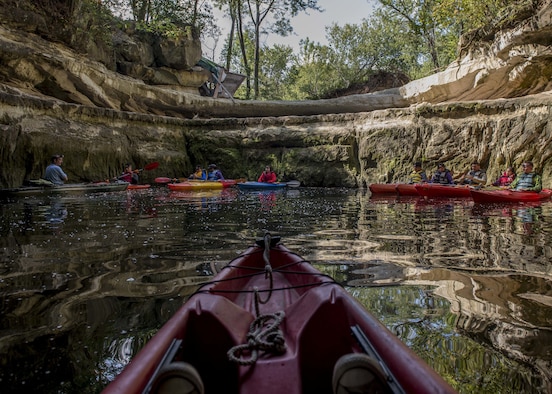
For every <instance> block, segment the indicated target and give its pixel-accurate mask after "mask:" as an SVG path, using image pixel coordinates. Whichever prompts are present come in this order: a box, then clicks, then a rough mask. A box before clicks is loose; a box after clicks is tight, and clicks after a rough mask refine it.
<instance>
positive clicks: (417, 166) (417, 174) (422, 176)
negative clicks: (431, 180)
mask: <svg viewBox="0 0 552 394" xmlns="http://www.w3.org/2000/svg"><path fill="white" fill-rule="evenodd" d="M427 181H428V179H427V175H426V173H425V171H424V170H422V163H420V162H418V161H417V162H416V163H414V170H413V171H412V172H411V173H410V175H409V177H408V183H422V182H427Z"/></svg>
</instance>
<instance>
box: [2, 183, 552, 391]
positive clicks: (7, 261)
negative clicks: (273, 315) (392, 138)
mask: <svg viewBox="0 0 552 394" xmlns="http://www.w3.org/2000/svg"><path fill="white" fill-rule="evenodd" d="M0 212H1V218H0V234H1V241H0V251H1V252H0V308H1V314H0V316H1V317H0V387H1V392H2V393H18V392H21V393H23V392H25V393H27V392H32V391H36V392H40V393H77V392H78V393H98V392H100V391H101V390H102V388H103V387H104V386H105V385H106V384H107V383H108V382H109V381H111V380H112V379H113V378H114V376H116V375H117V373H119V372H120V370H121V369H122V368H123V367H124V365H125V364H126V363H128V361H129V360H130V359H131V357H132V355H133V354H135V353H136V352H137V351H138V350H139V349H140V348H141V347H142V346H143V344H144V343H145V342H146V341H147V340H148V339H149V338H150V337H151V336H152V335H154V334H155V332H156V331H157V330H158V328H159V327H160V326H161V325H162V324H163V323H164V322H165V321H167V320H168V319H169V318H170V317H171V315H172V314H173V313H174V311H175V310H176V309H177V308H179V307H180V305H181V304H182V303H183V302H184V301H185V300H186V298H187V297H188V296H189V295H190V294H191V293H192V292H193V291H194V290H195V288H196V287H197V284H198V283H202V282H204V281H207V280H209V279H210V278H211V276H212V274H213V272H214V271H215V270H217V269H219V268H220V267H221V266H223V265H224V264H225V263H226V262H228V261H229V260H231V259H232V258H233V257H235V256H236V255H237V254H238V253H239V252H241V251H243V250H244V249H246V247H247V246H249V245H251V244H252V243H253V241H254V240H255V238H257V237H259V236H262V234H263V232H264V231H265V230H268V231H270V232H271V233H273V234H277V235H280V236H281V237H282V240H283V243H284V244H285V245H286V246H287V247H288V248H290V249H291V250H293V251H295V252H297V253H299V254H300V255H301V256H303V257H304V258H305V259H307V260H309V261H311V262H312V263H313V264H315V266H316V267H317V268H318V269H320V270H322V271H324V272H326V273H328V274H330V275H332V276H333V277H334V278H335V279H336V280H338V281H339V282H341V283H343V284H345V285H346V286H347V289H348V290H349V291H350V292H351V293H352V294H353V295H354V296H355V297H356V298H358V299H359V300H360V301H361V302H362V303H363V304H364V305H365V306H366V307H367V308H368V309H369V310H370V311H372V312H373V313H374V314H375V315H376V316H377V317H378V318H379V319H380V320H381V321H382V322H383V323H384V324H385V325H386V326H387V327H388V328H389V329H391V330H392V331H393V332H394V333H395V334H397V335H398V336H399V337H400V338H401V339H402V340H403V341H404V342H405V343H406V344H407V345H408V346H409V347H411V348H412V349H413V350H414V351H415V352H416V353H417V354H418V355H420V356H421V357H422V358H423V359H425V360H426V361H427V362H428V363H429V364H430V365H431V366H432V367H433V368H434V369H435V370H437V372H438V373H439V374H440V375H441V376H443V377H444V378H445V379H446V380H447V381H449V382H450V383H451V385H452V386H453V387H455V388H456V389H457V390H458V391H459V392H461V393H548V392H551V391H552V383H551V379H552V373H551V372H550V371H551V370H552V264H551V256H552V237H551V231H552V227H551V225H550V224H551V222H552V203H550V202H546V203H543V204H542V205H537V206H500V207H493V206H491V207H484V206H477V205H474V204H473V203H472V202H470V201H469V200H464V201H461V200H457V201H441V202H424V201H421V200H418V199H406V200H397V199H396V198H394V197H393V198H389V199H370V198H369V193H368V192H365V191H358V190H345V189H304V188H299V189H289V190H286V191H282V192H276V193H243V192H238V191H237V190H233V189H227V190H224V191H223V192H203V193H195V194H193V193H184V192H181V193H175V192H168V191H167V190H165V189H150V190H145V191H129V192H116V193H110V194H91V195H70V196H58V197H51V198H50V197H36V198H35V197H33V198H31V197H29V198H25V199H16V200H12V201H4V202H2V205H1V211H0ZM421 384H423V383H422V382H421Z"/></svg>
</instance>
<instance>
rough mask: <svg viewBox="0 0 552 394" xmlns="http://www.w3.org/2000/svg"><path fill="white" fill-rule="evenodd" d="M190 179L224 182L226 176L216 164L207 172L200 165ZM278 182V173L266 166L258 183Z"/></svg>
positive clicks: (211, 165)
mask: <svg viewBox="0 0 552 394" xmlns="http://www.w3.org/2000/svg"><path fill="white" fill-rule="evenodd" d="M188 179H198V180H203V181H205V180H207V181H219V180H224V176H223V175H222V172H221V171H220V170H219V169H218V168H217V166H216V164H210V165H209V167H208V170H207V171H205V170H203V169H202V168H201V166H199V165H198V166H196V169H195V171H194V173H193V174H190V176H189V177H188ZM276 181H277V176H276V173H275V172H274V171H272V167H270V166H266V167H265V169H264V171H263V172H262V173H261V175H260V176H259V179H258V181H257V182H264V183H275V182H276Z"/></svg>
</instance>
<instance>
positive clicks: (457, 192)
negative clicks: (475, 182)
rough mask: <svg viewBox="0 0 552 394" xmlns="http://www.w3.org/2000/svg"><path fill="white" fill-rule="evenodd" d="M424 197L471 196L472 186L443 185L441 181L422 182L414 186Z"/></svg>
mask: <svg viewBox="0 0 552 394" xmlns="http://www.w3.org/2000/svg"><path fill="white" fill-rule="evenodd" d="M414 187H415V188H416V190H417V191H418V194H419V195H420V196H423V197H433V198H456V197H470V196H471V194H470V190H472V188H471V187H470V186H456V185H441V184H439V183H420V184H417V185H415V186H414Z"/></svg>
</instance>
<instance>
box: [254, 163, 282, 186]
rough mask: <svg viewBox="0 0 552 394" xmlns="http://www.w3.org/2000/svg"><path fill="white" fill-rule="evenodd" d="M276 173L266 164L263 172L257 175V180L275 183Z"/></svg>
mask: <svg viewBox="0 0 552 394" xmlns="http://www.w3.org/2000/svg"><path fill="white" fill-rule="evenodd" d="M276 178H277V177H276V173H275V172H274V171H272V167H270V166H266V167H265V169H264V171H263V173H262V174H261V175H260V176H259V179H258V180H257V182H263V183H276Z"/></svg>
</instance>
